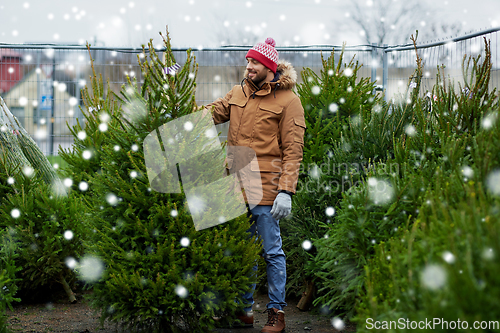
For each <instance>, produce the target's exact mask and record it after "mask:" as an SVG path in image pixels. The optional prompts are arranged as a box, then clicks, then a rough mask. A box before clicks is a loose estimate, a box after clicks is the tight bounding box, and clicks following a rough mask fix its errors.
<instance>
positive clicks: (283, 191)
mask: <svg viewBox="0 0 500 333" xmlns="http://www.w3.org/2000/svg"><path fill="white" fill-rule="evenodd" d="M278 193H286V194H288V195H290V196H293V195H294V194H295V193H292V192H290V191H286V190H279V191H278Z"/></svg>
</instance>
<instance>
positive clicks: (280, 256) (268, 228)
mask: <svg viewBox="0 0 500 333" xmlns="http://www.w3.org/2000/svg"><path fill="white" fill-rule="evenodd" d="M271 208H272V206H255V207H254V208H253V209H250V210H249V212H248V216H250V214H251V215H252V216H251V220H250V222H251V226H250V229H249V230H248V232H249V233H250V235H251V236H253V235H255V233H257V235H258V237H259V238H260V239H262V247H263V253H262V256H263V257H264V260H265V262H266V266H267V267H266V271H267V285H268V295H269V300H270V302H269V303H267V305H266V307H267V308H268V309H270V308H276V309H278V310H283V308H284V307H285V306H286V303H285V283H286V261H285V260H286V257H285V252H283V249H282V248H281V234H280V226H279V220H275V219H274V218H273V217H272V216H271V214H270V213H269V212H270V211H271ZM253 269H254V271H255V272H257V265H255V266H254V267H253ZM254 290H255V284H254V285H252V290H251V291H250V292H248V293H246V294H245V295H243V299H244V300H245V304H246V305H247V307H246V308H245V311H250V310H252V305H253V303H254V300H253V291H254Z"/></svg>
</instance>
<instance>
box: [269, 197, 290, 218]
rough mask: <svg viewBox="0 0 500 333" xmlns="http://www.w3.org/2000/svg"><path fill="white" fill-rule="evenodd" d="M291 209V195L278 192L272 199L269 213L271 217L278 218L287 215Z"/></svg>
mask: <svg viewBox="0 0 500 333" xmlns="http://www.w3.org/2000/svg"><path fill="white" fill-rule="evenodd" d="M291 211H292V196H291V195H290V194H286V193H283V192H282V193H278V195H277V196H276V199H274V203H273V208H271V212H270V213H271V215H272V216H273V219H275V220H279V219H282V218H285V217H287V216H288V215H289V214H290V212H291Z"/></svg>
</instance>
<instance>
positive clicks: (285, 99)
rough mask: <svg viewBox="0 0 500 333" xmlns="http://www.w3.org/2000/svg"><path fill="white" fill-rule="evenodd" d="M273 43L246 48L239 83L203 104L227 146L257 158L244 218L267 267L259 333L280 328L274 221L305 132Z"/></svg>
mask: <svg viewBox="0 0 500 333" xmlns="http://www.w3.org/2000/svg"><path fill="white" fill-rule="evenodd" d="M275 45H276V44H275V42H274V40H273V39H272V38H267V39H266V41H265V43H257V44H256V45H255V46H254V47H253V48H252V49H250V50H249V51H248V53H247V55H246V59H247V66H246V72H245V78H244V79H243V81H242V83H241V85H239V86H238V85H237V86H234V87H233V89H231V91H229V92H228V93H227V94H226V96H225V97H223V98H219V99H217V100H216V101H215V102H213V103H211V104H209V105H207V106H206V107H207V108H208V109H211V110H212V116H213V119H214V122H215V124H220V123H224V122H226V121H229V131H228V145H229V146H243V147H249V148H252V149H253V150H254V151H255V154H256V157H257V161H258V170H259V172H260V178H261V181H262V199H261V200H260V202H258V203H256V204H255V205H252V207H253V208H249V215H250V214H251V222H252V225H251V227H250V232H251V233H252V235H253V234H255V232H257V234H258V235H259V237H260V238H261V239H262V242H263V256H264V259H265V261H266V265H267V280H268V288H269V289H268V294H269V299H270V302H269V303H268V304H267V312H268V321H267V323H266V325H265V326H264V328H263V329H262V331H261V332H263V333H270V332H283V331H284V330H285V313H284V311H283V308H284V307H285V306H286V303H285V282H286V263H285V253H284V252H283V249H282V247H281V235H280V228H279V220H280V219H282V218H285V217H286V216H287V215H288V214H290V212H291V209H292V195H293V194H294V193H295V189H296V185H297V179H298V173H299V167H300V162H301V161H302V149H303V146H304V132H305V128H306V125H305V120H304V109H303V108H302V105H301V103H300V99H299V98H298V97H297V95H295V93H294V92H293V91H292V89H293V87H294V86H295V84H296V80H297V73H296V72H295V69H294V68H293V67H292V66H291V64H290V63H288V62H285V61H278V52H277V51H276V49H275ZM234 158H238V157H237V156H236V157H235V156H229V154H228V158H227V168H228V169H229V171H230V172H231V171H233V172H234V170H232V169H233V168H234V167H235V166H234V165H236V164H238V161H236V160H235V161H234V165H233V159H234ZM240 164H241V163H240ZM252 170H254V168H253V167H252ZM245 200H247V198H246V197H245ZM247 202H248V200H247ZM244 299H245V300H246V301H247V306H248V307H247V308H246V309H245V312H246V313H245V314H242V315H241V316H238V318H239V319H240V320H241V321H242V322H243V323H245V324H247V325H249V326H251V325H253V313H252V312H251V311H252V304H253V303H254V301H253V293H248V294H247V295H245V296H244Z"/></svg>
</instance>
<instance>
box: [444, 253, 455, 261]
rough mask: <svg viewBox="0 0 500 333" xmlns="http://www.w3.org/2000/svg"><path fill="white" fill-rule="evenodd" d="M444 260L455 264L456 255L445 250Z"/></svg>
mask: <svg viewBox="0 0 500 333" xmlns="http://www.w3.org/2000/svg"><path fill="white" fill-rule="evenodd" d="M443 260H444V261H446V262H447V263H448V264H453V263H454V262H455V256H454V255H453V253H451V252H450V251H445V252H443Z"/></svg>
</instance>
